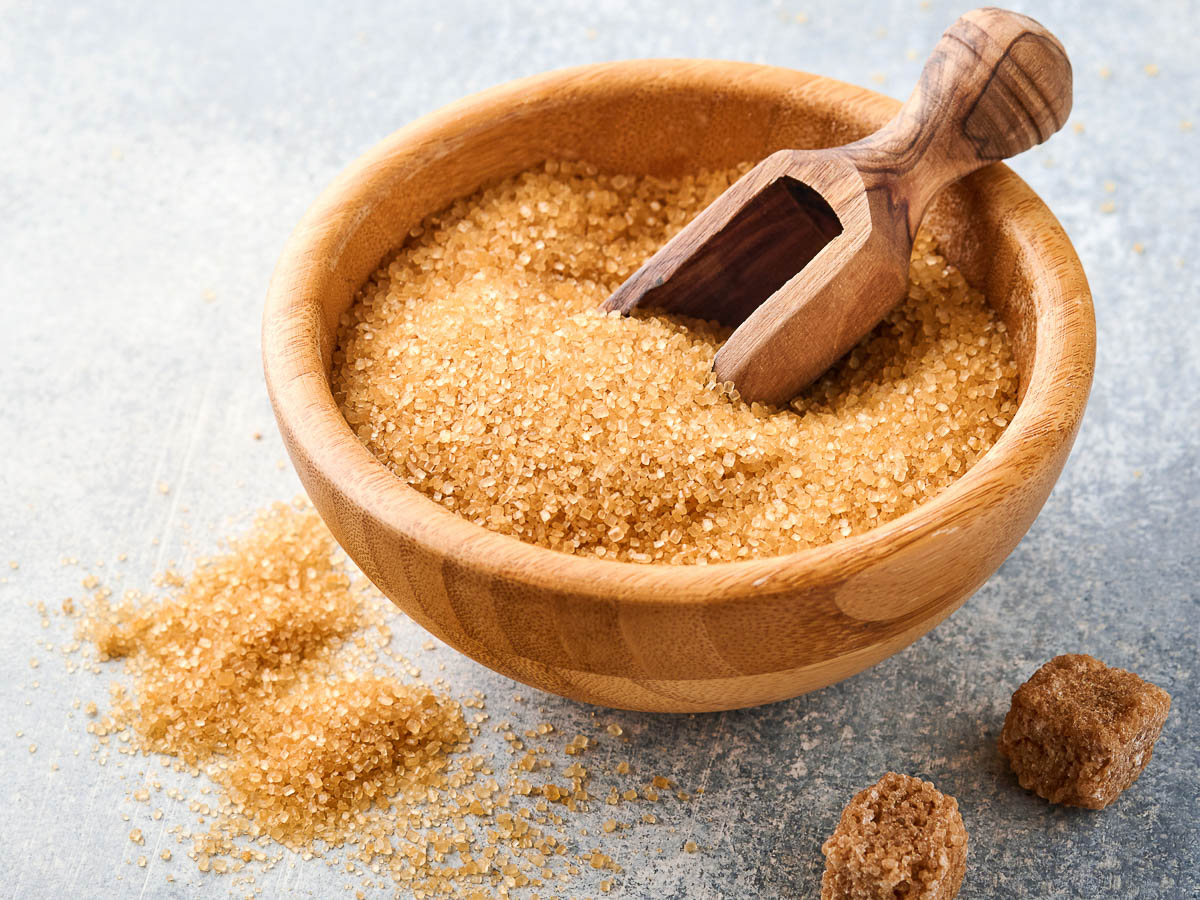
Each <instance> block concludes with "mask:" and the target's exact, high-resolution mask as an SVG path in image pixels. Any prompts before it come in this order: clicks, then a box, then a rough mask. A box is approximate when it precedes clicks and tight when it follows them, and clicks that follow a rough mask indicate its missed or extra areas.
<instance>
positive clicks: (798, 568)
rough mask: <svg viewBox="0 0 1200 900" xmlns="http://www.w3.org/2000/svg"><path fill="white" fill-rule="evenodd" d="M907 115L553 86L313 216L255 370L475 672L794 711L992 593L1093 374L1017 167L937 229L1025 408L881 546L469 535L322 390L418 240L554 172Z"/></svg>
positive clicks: (374, 559)
mask: <svg viewBox="0 0 1200 900" xmlns="http://www.w3.org/2000/svg"><path fill="white" fill-rule="evenodd" d="M898 106H899V104H898V103H896V102H895V101H894V100H890V99H888V98H886V97H882V96H880V95H878V94H874V93H872V92H870V91H867V90H863V89H862V88H858V87H854V86H851V85H848V84H843V83H841V82H837V81H832V80H830V79H828V78H820V77H817V76H814V75H808V74H804V73H802V72H795V71H790V70H786V69H779V68H771V67H765V66H756V65H747V64H742V63H728V62H714V61H705V60H644V61H636V62H621V63H609V64H604V65H595V66H585V67H582V68H577V69H568V70H565V71H558V72H551V73H548V74H545V75H539V76H536V77H533V78H526V79H524V80H521V81H516V82H512V83H510V84H506V85H502V86H500V87H497V88H494V89H492V90H488V91H485V92H483V93H481V94H477V95H475V96H472V97H468V98H467V99H465V100H462V101H459V102H458V103H455V104H453V105H451V106H448V107H446V108H444V109H442V110H439V111H437V112H435V113H433V114H431V115H429V116H426V117H425V118H423V119H421V120H419V121H417V122H415V123H413V124H412V125H409V126H408V127H406V128H403V129H401V130H400V131H397V132H396V133H395V134H393V135H391V136H390V137H388V138H387V139H386V140H384V141H383V142H382V143H380V144H378V145H376V146H375V147H374V148H373V149H371V150H370V151H369V152H368V153H367V154H366V155H365V156H363V157H362V158H360V159H359V160H358V161H356V162H355V163H353V164H352V165H351V166H350V167H349V168H348V169H347V170H346V171H345V172H343V173H342V174H341V175H340V176H339V177H338V178H337V179H336V180H335V181H334V182H333V184H332V185H330V187H329V188H328V189H326V191H325V192H324V193H323V194H322V195H321V196H320V197H319V198H318V199H317V201H316V203H315V204H314V205H313V207H312V208H311V209H310V210H309V211H308V213H307V214H306V215H305V217H304V219H303V220H302V221H301V222H300V224H299V225H298V226H297V228H296V230H295V232H294V233H293V234H292V236H291V238H290V240H289V241H288V244H287V246H286V248H285V249H284V251H283V255H282V257H281V258H280V260H279V263H278V266H277V267H276V269H275V274H274V277H273V279H272V281H271V287H270V291H269V293H268V297H267V304H266V312H265V319H264V326H263V358H264V365H265V369H266V377H267V386H268V388H269V390H270V394H271V401H272V403H273V405H274V408H275V415H276V417H277V419H278V422H279V427H280V430H281V431H282V432H283V437H284V440H285V442H286V444H287V447H288V452H289V453H290V454H291V457H292V461H293V463H294V464H295V466H296V469H297V471H298V472H299V474H300V478H301V481H302V482H303V483H304V486H305V488H306V489H307V491H308V494H309V496H310V497H311V498H312V501H313V503H314V504H315V505H316V508H317V509H318V510H319V511H320V513H321V515H322V516H323V517H324V518H325V521H326V522H327V523H328V524H329V527H330V529H331V530H332V532H333V534H334V536H335V537H336V538H337V540H338V541H339V542H340V543H341V545H342V546H343V547H344V548H345V549H346V551H347V552H348V553H349V554H350V556H351V557H352V558H353V559H354V561H355V562H356V563H357V564H358V565H359V566H360V567H361V568H362V570H363V571H364V572H365V573H366V574H367V576H368V577H369V578H370V579H371V580H372V581H373V582H374V583H375V584H376V585H378V587H379V588H380V590H382V591H383V592H384V593H385V594H386V595H387V596H388V597H390V598H391V599H392V600H393V601H395V603H396V604H397V605H398V606H400V608H401V609H403V610H404V611H405V612H406V613H408V615H410V616H411V617H412V618H413V619H415V620H416V621H417V622H419V623H420V624H421V625H423V626H424V627H425V628H427V629H429V631H431V632H433V634H435V635H437V636H438V637H439V638H441V639H442V640H444V641H445V642H447V643H448V644H450V645H451V646H453V647H455V648H457V649H458V650H460V651H462V652H463V653H465V654H467V655H468V656H470V657H472V658H473V659H476V660H478V661H479V662H481V663H483V664H484V665H486V666H488V667H490V668H492V669H495V670H496V671H498V672H502V673H504V674H505V675H508V676H510V677H512V678H515V679H517V680H518V681H522V682H525V683H526V684H530V685H533V686H534V687H537V688H541V689H543V690H546V691H552V692H554V693H557V694H562V695H563V696H566V697H572V698H575V699H577V700H583V701H587V702H589V703H598V704H603V705H606V706H615V707H622V708H626V709H639V710H659V711H677V712H682V711H702V710H718V709H731V708H735V707H742V706H751V705H755V704H759V703H767V702H770V701H773V700H781V699H784V698H787V697H793V696H795V695H797V694H802V693H804V692H805V691H811V690H814V689H816V688H820V687H824V686H825V685H828V684H831V683H833V682H835V681H838V680H840V679H842V678H846V677H847V676H849V675H852V674H854V673H855V672H858V671H860V670H862V669H865V668H866V667H868V666H871V665H873V664H875V663H877V662H879V661H880V660H882V659H884V658H885V657H887V656H889V655H890V654H892V653H895V652H896V651H897V650H900V649H901V648H902V647H905V646H907V645H908V644H910V643H911V642H912V641H914V640H916V639H917V638H918V637H919V636H920V635H922V634H924V633H925V632H926V631H928V630H929V629H930V628H932V627H933V626H934V625H936V624H937V623H938V622H940V621H941V620H942V619H944V618H945V617H946V616H948V615H949V614H950V613H951V612H953V611H954V610H955V609H957V608H958V607H959V606H960V605H961V604H962V602H963V601H964V600H965V599H966V598H967V597H968V596H970V594H971V593H972V592H973V591H975V590H976V589H977V588H978V587H979V586H980V585H981V584H982V583H983V582H984V580H985V579H987V577H988V576H989V575H990V574H991V573H992V572H994V571H995V570H996V568H997V567H998V566H999V565H1000V563H1001V562H1002V561H1003V560H1004V558H1005V557H1006V556H1007V555H1008V554H1009V552H1011V551H1012V549H1013V548H1014V547H1015V546H1016V544H1017V542H1018V541H1019V540H1020V539H1021V537H1022V535H1024V534H1025V532H1026V530H1027V529H1028V528H1029V526H1030V524H1031V523H1032V522H1033V519H1034V517H1035V516H1036V515H1037V513H1038V510H1039V509H1040V508H1041V506H1042V504H1043V503H1044V502H1045V500H1046V497H1047V495H1048V494H1049V493H1050V489H1051V487H1052V486H1053V485H1054V481H1055V479H1056V478H1057V477H1058V474H1059V472H1060V470H1061V469H1062V466H1063V463H1064V461H1065V460H1066V457H1067V453H1068V452H1069V450H1070V448H1071V443H1072V441H1073V440H1074V437H1075V433H1076V430H1077V429H1078V427H1079V422H1080V419H1081V417H1082V416H1083V410H1084V405H1085V403H1086V401H1087V395H1088V389H1089V387H1090V385H1091V380H1092V370H1093V366H1094V358H1095V321H1094V318H1093V312H1092V305H1091V296H1090V294H1089V291H1088V285H1087V280H1086V279H1085V277H1084V274H1083V270H1082V268H1081V267H1080V263H1079V259H1078V258H1077V257H1076V255H1075V251H1074V249H1073V248H1072V246H1071V242H1070V241H1069V240H1068V239H1067V236H1066V235H1065V234H1064V233H1063V230H1062V228H1061V227H1060V226H1059V224H1058V222H1057V220H1056V219H1055V218H1054V216H1053V215H1052V214H1051V212H1050V210H1048V209H1047V208H1046V206H1045V204H1043V203H1042V201H1041V200H1040V199H1038V197H1037V195H1035V194H1034V193H1033V191H1032V190H1030V189H1029V187H1028V186H1027V185H1026V184H1025V183H1024V182H1022V181H1021V180H1020V179H1019V178H1018V177H1017V176H1016V175H1014V174H1013V173H1012V172H1011V171H1010V170H1009V169H1008V168H1007V167H1005V166H1003V165H994V166H991V167H989V168H987V169H984V170H982V171H980V172H978V173H976V174H975V175H973V176H971V177H970V178H968V179H966V180H965V181H964V182H962V183H960V184H958V185H955V186H953V187H952V188H950V189H948V190H947V191H946V192H945V193H944V195H943V196H942V197H941V198H940V199H939V201H938V203H937V204H936V206H935V208H934V209H933V210H932V211H931V212H930V214H929V216H928V217H927V220H926V221H927V222H928V224H929V225H931V226H932V228H933V230H934V232H935V234H936V235H937V236H938V237H939V239H940V240H941V241H942V242H943V248H944V250H945V252H946V254H947V256H948V257H949V258H950V259H951V260H952V261H954V262H955V263H956V264H957V265H958V266H960V267H961V268H962V270H963V272H964V273H965V274H966V276H967V278H968V279H969V280H970V281H971V282H972V283H973V284H975V285H976V286H978V287H980V288H981V289H983V290H984V291H985V293H986V294H987V296H988V298H989V300H990V302H991V303H992V304H993V306H995V307H996V309H997V310H998V311H999V312H1000V314H1001V315H1002V317H1003V319H1004V321H1005V322H1006V323H1007V325H1008V327H1009V332H1010V334H1011V336H1012V339H1013V341H1014V346H1015V352H1016V357H1017V361H1018V364H1019V367H1020V372H1021V402H1020V406H1019V409H1018V411H1017V413H1016V415H1015V416H1014V418H1013V420H1012V422H1011V423H1010V424H1009V426H1008V428H1007V429H1006V430H1005V431H1004V433H1003V435H1002V436H1001V437H1000V439H999V441H998V442H997V443H996V445H995V446H994V447H993V448H992V449H991V450H990V451H988V453H987V454H986V455H985V456H984V457H983V458H982V459H981V460H980V461H979V462H978V463H976V465H975V466H974V467H973V468H972V469H971V470H970V471H968V472H967V473H966V474H965V475H964V476H963V477H962V478H960V479H959V480H958V481H957V482H955V483H954V484H953V485H952V486H950V487H949V488H948V489H947V490H946V491H944V492H943V493H942V494H941V495H939V496H938V497H936V498H935V499H933V500H930V501H928V502H927V503H925V504H923V505H922V506H920V507H918V508H917V509H915V510H913V511H912V512H909V513H907V514H906V515H903V516H901V517H899V518H897V519H895V520H893V521H891V522H888V523H887V524H885V525H882V526H880V527H878V528H875V529H873V530H871V531H869V532H866V533H864V534H860V535H856V536H854V537H850V538H847V539H845V540H842V541H839V542H837V543H834V544H830V545H827V546H824V547H818V548H815V549H811V550H805V551H801V552H799V553H793V554H789V555H786V556H779V557H775V558H771V559H763V560H757V561H751V562H736V563H723V564H719V565H710V566H654V565H637V564H634V563H623V562H608V561H603V560H599V559H594V558H588V557H576V556H571V555H568V554H564V553H560V552H557V551H552V550H547V549H543V548H541V547H535V546H532V545H529V544H525V543H522V542H521V541H518V540H517V539H516V538H513V537H508V536H505V535H500V534H496V533H493V532H490V531H487V530H486V529H484V528H481V527H479V526H476V525H472V524H470V523H468V522H466V521H465V520H463V519H461V518H459V517H458V516H456V515H455V514H453V513H451V512H449V511H448V510H446V509H444V508H443V507H441V506H439V505H438V504H436V503H434V502H433V501H432V500H429V499H428V498H426V497H425V496H423V495H422V494H420V493H418V492H417V491H415V490H413V489H412V488H410V487H408V485H406V484H405V483H404V482H402V481H401V480H400V479H399V478H397V477H396V476H395V475H394V474H393V473H392V472H391V471H389V470H388V469H387V468H385V467H384V466H383V464H382V463H380V462H379V461H378V460H377V459H376V458H375V457H374V456H372V455H371V453H370V452H369V451H368V450H367V449H366V448H365V447H364V446H363V445H362V444H361V443H359V441H358V439H357V438H356V437H355V436H354V434H353V432H352V431H351V430H350V428H349V426H348V425H347V424H346V422H345V420H344V419H343V418H342V415H341V413H340V412H339V410H338V407H337V405H336V404H335V402H334V399H333V396H332V394H331V391H330V383H329V373H330V360H331V354H332V350H333V343H334V337H335V330H336V326H337V321H338V317H339V315H341V314H342V313H343V312H344V311H345V310H346V309H347V307H348V306H349V304H350V303H351V301H352V299H353V297H354V294H355V292H356V291H357V290H358V289H359V287H360V286H361V285H362V284H363V283H364V282H365V281H366V279H367V277H368V276H369V275H370V274H371V272H372V271H373V270H374V269H375V268H376V266H377V265H378V264H379V262H380V261H381V260H382V258H383V257H384V256H385V254H387V253H388V251H390V250H392V249H393V248H395V247H396V246H398V245H399V244H401V243H402V242H403V241H404V239H405V236H406V235H407V233H408V231H409V229H410V228H412V227H413V226H414V225H416V224H417V223H418V222H420V221H421V219H422V218H424V217H425V216H426V215H428V214H430V213H433V212H436V211H438V210H440V209H442V208H444V207H445V206H447V205H448V204H449V203H450V202H451V201H453V200H455V199H456V198H459V197H462V196H464V195H467V194H470V193H472V192H473V191H475V190H476V189H477V188H479V187H480V186H481V185H483V184H485V183H486V182H489V181H491V180H493V179H497V178H501V177H503V176H507V175H511V174H514V173H516V172H518V171H520V170H522V169H525V168H527V167H530V166H532V165H535V164H537V163H539V162H541V161H543V160H545V159H547V158H565V159H577V158H582V159H587V160H589V161H591V162H593V163H595V164H596V165H598V166H600V167H602V168H604V169H608V170H611V171H614V172H616V171H620V172H639V173H653V174H657V175H678V174H681V173H685V172H688V171H694V170H696V169H699V168H702V167H707V168H713V167H726V166H731V165H734V164H736V163H738V162H741V161H744V160H758V159H761V158H762V157H764V156H766V155H767V154H768V153H770V152H772V151H773V150H777V149H779V148H783V147H801V148H804V147H821V146H829V145H836V144H842V143H845V142H847V141H850V140H853V139H856V138H858V137H860V136H862V135H865V134H867V133H869V132H871V131H874V130H875V129H876V128H878V127H879V126H880V125H881V124H882V123H883V122H884V121H885V120H886V119H888V118H890V117H891V116H892V115H893V114H894V112H895V110H896V109H897V107H898Z"/></svg>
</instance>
